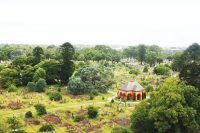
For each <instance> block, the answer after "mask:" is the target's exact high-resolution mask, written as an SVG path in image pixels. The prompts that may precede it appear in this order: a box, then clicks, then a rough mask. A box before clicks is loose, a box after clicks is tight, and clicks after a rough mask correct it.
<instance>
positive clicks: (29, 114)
mask: <svg viewBox="0 0 200 133" xmlns="http://www.w3.org/2000/svg"><path fill="white" fill-rule="evenodd" d="M25 118H33V114H32V112H31V111H28V112H26V113H25Z"/></svg>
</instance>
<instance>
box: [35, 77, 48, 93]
mask: <svg viewBox="0 0 200 133" xmlns="http://www.w3.org/2000/svg"><path fill="white" fill-rule="evenodd" d="M46 85H47V84H46V81H45V80H44V79H39V80H38V81H37V82H36V88H35V91H36V92H45V87H46Z"/></svg>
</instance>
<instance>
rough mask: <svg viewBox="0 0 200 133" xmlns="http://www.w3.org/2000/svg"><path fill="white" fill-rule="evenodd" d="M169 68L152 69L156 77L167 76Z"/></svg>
mask: <svg viewBox="0 0 200 133" xmlns="http://www.w3.org/2000/svg"><path fill="white" fill-rule="evenodd" d="M169 72H170V68H169V67H166V66H161V65H160V66H156V67H154V73H155V74H157V75H169Z"/></svg>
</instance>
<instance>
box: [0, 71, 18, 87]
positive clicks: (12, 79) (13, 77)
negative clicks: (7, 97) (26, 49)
mask: <svg viewBox="0 0 200 133" xmlns="http://www.w3.org/2000/svg"><path fill="white" fill-rule="evenodd" d="M11 84H13V85H20V84H21V82H20V75H19V72H18V71H17V70H16V69H11V68H5V69H3V70H2V71H1V72H0V86H1V87H2V88H4V89H5V88H7V87H9V86H10V85H11Z"/></svg>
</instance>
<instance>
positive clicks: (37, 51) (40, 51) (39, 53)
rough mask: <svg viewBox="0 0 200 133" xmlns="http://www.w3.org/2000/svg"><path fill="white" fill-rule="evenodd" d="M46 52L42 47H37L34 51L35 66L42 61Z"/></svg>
mask: <svg viewBox="0 0 200 133" xmlns="http://www.w3.org/2000/svg"><path fill="white" fill-rule="evenodd" d="M43 54H44V51H43V49H42V48H41V47H39V46H37V47H35V48H34V49H33V56H34V65H36V64H38V63H39V62H40V61H41V59H42V55H43Z"/></svg>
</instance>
